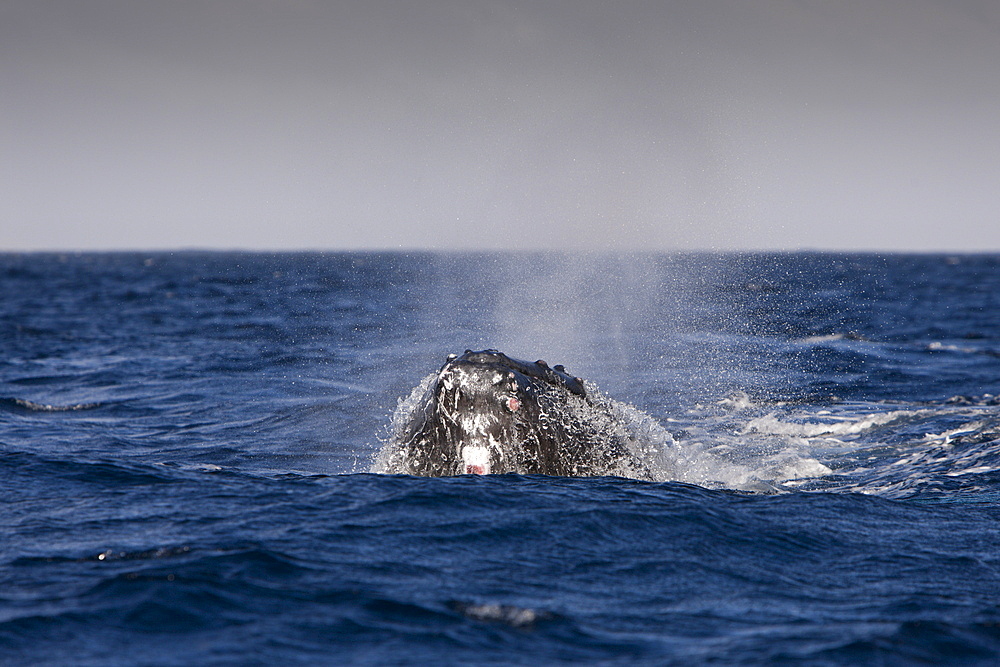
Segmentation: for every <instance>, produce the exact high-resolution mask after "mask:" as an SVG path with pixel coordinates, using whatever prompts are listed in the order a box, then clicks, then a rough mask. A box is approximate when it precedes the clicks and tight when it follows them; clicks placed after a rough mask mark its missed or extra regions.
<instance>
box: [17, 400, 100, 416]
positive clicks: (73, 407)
mask: <svg viewBox="0 0 1000 667" xmlns="http://www.w3.org/2000/svg"><path fill="white" fill-rule="evenodd" d="M103 406H104V403H97V402H95V403H68V404H63V405H52V404H49V403H37V402H35V401H29V400H28V399H26V398H17V397H6V396H5V397H0V408H4V409H6V410H8V411H10V412H25V413H36V412H80V411H82V410H95V409H97V408H100V407H103Z"/></svg>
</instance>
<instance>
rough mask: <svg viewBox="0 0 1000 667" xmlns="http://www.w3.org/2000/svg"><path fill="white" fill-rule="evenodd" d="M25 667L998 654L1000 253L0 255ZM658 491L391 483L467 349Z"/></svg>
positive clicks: (589, 484)
mask: <svg viewBox="0 0 1000 667" xmlns="http://www.w3.org/2000/svg"><path fill="white" fill-rule="evenodd" d="M0 288H2V290H3V292H2V293H3V294H4V298H3V300H2V302H0V313H2V318H0V337H2V338H0V340H2V349H3V355H2V357H0V484H2V488H3V492H2V497H3V499H4V512H3V513H2V514H0V517H2V518H0V524H2V534H3V535H4V539H3V541H2V544H0V658H2V661H3V662H5V663H10V664H46V663H48V664H97V663H101V664H107V663H112V664H247V663H249V664H255V663H258V664H273V663H297V662H298V663H310V664H316V663H319V664H339V663H343V662H345V661H351V662H355V663H374V664H385V663H390V664H425V663H430V662H435V663H446V664H447V663H459V662H471V663H494V664H510V663H525V664H538V663H539V662H549V663H559V662H601V663H608V664H619V663H620V664H635V663H651V664H664V663H667V664H672V663H676V664H692V663H694V664H697V663H703V662H722V663H734V664H763V663H768V664H770V663H774V662H782V661H792V662H799V661H804V662H808V663H809V664H866V663H868V664H871V663H879V664H881V663H883V662H889V663H892V664H900V663H903V664H906V663H911V662H920V661H932V662H942V661H949V662H961V663H963V664H976V663H979V664H995V662H996V661H997V660H998V658H1000V630H998V628H1000V625H998V623H1000V610H998V605H997V600H998V599H1000V529H998V528H997V526H998V525H1000V524H998V519H1000V506H998V493H997V492H998V489H1000V472H998V471H1000V451H998V443H1000V399H998V398H997V396H996V394H1000V380H998V378H1000V257H997V256H955V257H949V256H935V255H928V256H894V255H889V256H878V255H830V254H790V255H764V254H759V255H697V254H694V255H676V256H649V255H640V256H631V257H629V256H607V255H597V256H586V255H516V254H481V255H463V254H457V255H456V254H451V255H449V254H416V255H406V254H392V253H389V254H330V255H323V254H274V255H267V254H239V253H160V254H149V255H140V254H82V255H66V256H62V255H45V254H24V255H0ZM486 347H495V348H499V349H501V350H503V351H505V352H507V353H509V354H512V355H514V356H517V357H521V358H528V359H535V358H545V359H546V360H548V361H549V362H551V363H562V364H565V365H566V366H567V368H568V369H570V370H571V372H572V373H574V374H575V375H579V376H582V377H584V378H585V379H586V380H587V381H588V382H589V383H591V386H593V387H594V388H595V390H597V391H600V392H601V393H602V394H603V395H606V396H608V397H610V399H612V400H614V401H616V402H618V403H619V404H621V405H622V406H624V407H623V410H626V411H628V414H629V415H630V417H629V418H630V419H632V420H634V422H633V423H634V424H642V425H644V426H643V427H644V428H647V429H648V430H649V432H650V433H653V434H654V435H655V434H657V433H661V434H668V435H669V438H663V440H662V442H664V443H668V446H666V447H665V449H664V451H663V452H662V454H663V460H662V461H661V463H662V465H661V466H660V468H658V470H659V471H660V477H659V478H658V479H659V481H656V482H644V481H638V480H629V479H620V478H610V477H604V478H549V477H523V476H508V475H504V476H487V477H456V478H441V479H422V478H410V477H404V476H391V475H379V474H371V472H370V471H371V469H372V466H373V464H374V463H375V461H376V457H377V454H378V452H379V450H380V449H381V447H382V446H383V443H384V441H385V440H386V438H387V437H388V435H389V428H390V424H391V420H392V415H393V413H394V412H395V411H396V410H397V409H401V410H405V409H407V406H406V404H405V401H404V403H403V405H402V406H400V404H399V402H400V400H402V399H405V398H406V397H407V396H409V395H410V392H411V390H412V388H413V387H415V386H416V385H417V384H418V383H419V382H420V381H421V380H422V379H423V378H425V377H426V376H427V374H428V373H430V372H432V371H433V370H434V369H436V368H437V367H439V366H440V364H441V363H442V361H443V360H444V357H445V355H447V354H448V353H449V352H461V351H462V350H464V349H466V348H474V349H480V348H486Z"/></svg>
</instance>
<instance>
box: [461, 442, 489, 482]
mask: <svg viewBox="0 0 1000 667" xmlns="http://www.w3.org/2000/svg"><path fill="white" fill-rule="evenodd" d="M462 472H463V473H464V474H466V475H489V474H490V450H489V448H487V447H483V446H482V445H466V446H464V447H462Z"/></svg>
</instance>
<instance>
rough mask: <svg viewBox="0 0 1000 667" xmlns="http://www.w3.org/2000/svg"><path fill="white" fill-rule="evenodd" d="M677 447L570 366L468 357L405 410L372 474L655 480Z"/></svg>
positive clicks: (430, 380) (454, 359) (489, 353)
mask: <svg viewBox="0 0 1000 667" xmlns="http://www.w3.org/2000/svg"><path fill="white" fill-rule="evenodd" d="M673 445H674V442H673V438H672V437H671V436H670V434H669V433H668V432H667V431H665V430H664V429H663V428H662V427H660V425H659V424H658V423H656V422H655V420H653V419H652V418H651V417H649V416H648V415H645V414H644V413H642V412H640V411H639V410H637V409H636V408H634V407H632V406H629V405H626V404H624V403H620V402H617V401H614V400H612V399H610V398H608V397H606V396H604V395H603V394H601V393H600V392H599V391H598V390H597V388H596V387H594V386H593V385H592V384H590V383H585V382H584V381H583V380H581V379H580V378H578V377H575V376H572V375H570V374H569V373H567V372H566V369H565V368H564V367H563V366H560V365H556V366H552V367H550V366H549V365H548V364H546V363H545V362H544V361H541V360H539V361H535V362H527V361H521V360H519V359H514V358H512V357H508V356H507V355H505V354H503V353H502V352H499V351H497V350H482V351H478V352H474V351H472V350H466V351H465V353H464V354H462V355H455V354H452V355H450V356H449V357H448V360H447V361H446V362H445V364H444V365H443V366H442V367H441V369H440V370H439V371H438V372H437V373H432V374H431V375H429V376H427V377H426V378H424V380H423V382H421V383H420V384H419V385H418V386H417V387H416V388H414V390H413V392H412V393H411V394H410V396H409V397H408V398H407V399H405V400H402V401H400V405H399V407H398V408H397V410H396V413H395V415H394V416H393V422H392V427H391V434H390V437H389V439H388V441H387V442H386V443H385V445H384V447H383V448H382V450H381V452H380V453H379V455H378V458H377V460H376V461H375V464H374V466H373V468H372V470H373V471H374V472H382V473H392V474H408V475H422V476H447V475H462V474H491V473H492V474H499V473H519V474H538V475H553V476H563V477H577V476H582V477H586V476H603V475H613V476H620V477H632V478H636V479H646V480H653V479H658V478H660V477H661V475H660V474H658V472H657V471H658V470H659V469H660V467H661V466H660V461H661V459H662V455H663V454H664V452H665V451H666V450H667V449H669V448H670V447H672V446H673Z"/></svg>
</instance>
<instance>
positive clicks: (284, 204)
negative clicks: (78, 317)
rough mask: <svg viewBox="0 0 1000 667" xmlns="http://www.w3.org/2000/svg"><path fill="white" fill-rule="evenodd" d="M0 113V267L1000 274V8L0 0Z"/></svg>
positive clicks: (887, 2)
mask: <svg viewBox="0 0 1000 667" xmlns="http://www.w3.org/2000/svg"><path fill="white" fill-rule="evenodd" d="M0 90H2V95H0V178H2V182H0V249H14V250H18V249H46V248H58V249H97V248H187V247H217V248H274V249H284V248H322V249H326V248H362V247H375V248H414V247H417V248H498V247H514V248H535V247H537V248H561V247H568V248H589V247H603V246H604V245H606V244H609V245H611V246H613V247H616V248H623V249H624V248H642V249H664V250H670V249H688V248H714V249H738V248H749V249H756V248H775V249H795V248H820V249H885V250H1000V4H998V3H996V2H995V0H958V1H956V0H949V1H944V0H941V1H932V0H883V1H879V0H861V1H855V0H837V2H824V1H819V0H816V1H808V2H807V1H803V2H790V1H777V0H773V1H767V0H757V1H754V2H747V1H745V0H732V1H729V2H724V1H717V0H691V1H690V2H665V1H662V0H661V1H652V2H628V1H626V2H590V1H585V0H565V1H551V2H509V1H498V0H489V1H482V2H480V1H476V0H455V1H454V2H448V1H421V2H416V1H413V2H384V1H381V0H359V1H358V2H320V1H318V0H281V1H277V0H275V1H272V2H263V1H253V0H212V1H208V0H204V1H183V0H169V1H167V0H164V1H162V2H149V1H142V0H123V1H100V0H64V1H59V0H56V1H50V0H24V1H22V0H3V1H2V2H0Z"/></svg>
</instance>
